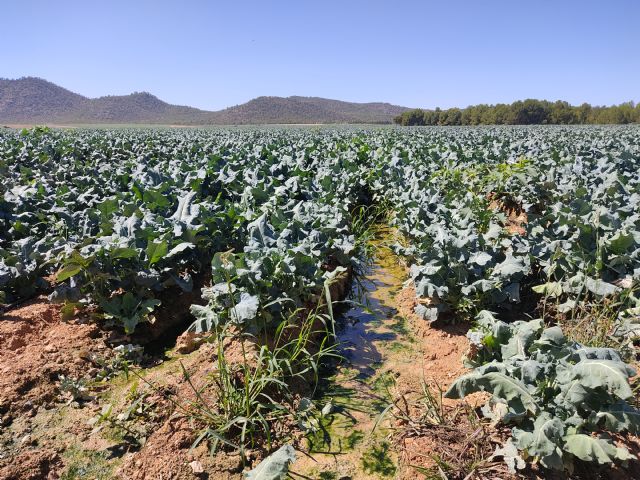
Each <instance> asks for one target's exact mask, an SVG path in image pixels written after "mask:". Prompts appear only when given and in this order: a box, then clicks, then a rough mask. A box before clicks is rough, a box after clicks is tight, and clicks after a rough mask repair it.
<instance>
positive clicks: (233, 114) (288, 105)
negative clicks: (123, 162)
mask: <svg viewBox="0 0 640 480" xmlns="http://www.w3.org/2000/svg"><path fill="white" fill-rule="evenodd" d="M407 110H408V108H405V107H399V106H396V105H391V104H388V103H352V102H342V101H338V100H329V99H325V98H318V97H287V98H284V97H258V98H255V99H253V100H251V101H249V102H247V103H244V104H242V105H237V106H234V107H230V108H226V109H224V110H220V111H217V112H210V111H206V110H199V109H197V108H192V107H185V106H178V105H171V104H168V103H166V102H163V101H162V100H160V99H158V98H157V97H155V96H153V95H151V94H150V93H146V92H142V93H138V92H136V93H132V94H130V95H122V96H107V97H100V98H87V97H84V96H82V95H79V94H77V93H73V92H71V91H69V90H66V89H65V88H62V87H59V86H58V85H55V84H53V83H51V82H48V81H46V80H43V79H40V78H34V77H25V78H20V79H17V80H9V79H0V122H1V123H8V124H35V123H46V124H74V123H151V124H179V125H208V124H215V125H234V124H241V125H246V124H263V123H391V122H392V121H393V118H394V117H395V116H397V115H400V114H401V113H402V112H404V111H407Z"/></svg>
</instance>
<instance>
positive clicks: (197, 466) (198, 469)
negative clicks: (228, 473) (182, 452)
mask: <svg viewBox="0 0 640 480" xmlns="http://www.w3.org/2000/svg"><path fill="white" fill-rule="evenodd" d="M189 466H190V467H191V471H192V472H193V473H195V474H196V475H198V474H200V473H204V467H203V466H202V464H201V463H200V462H199V461H197V460H194V461H193V462H191V463H190V464H189Z"/></svg>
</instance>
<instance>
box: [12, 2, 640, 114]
mask: <svg viewBox="0 0 640 480" xmlns="http://www.w3.org/2000/svg"><path fill="white" fill-rule="evenodd" d="M0 12H1V13H0V17H1V25H2V26H1V27H0V77H5V78H18V77H21V76H38V77H43V78H45V79H47V80H50V81H52V82H54V83H57V84H59V85H61V86H63V87H66V88H68V89H70V90H72V91H75V92H78V93H81V94H83V95H86V96H90V97H96V96H101V95H107V94H126V93H131V92H133V91H149V92H151V93H153V94H154V95H157V96H158V97H160V98H161V99H163V100H165V101H168V102H170V103H176V104H183V105H191V106H195V107H200V108H205V109H220V108H224V107H227V106H231V105H236V104H239V103H243V102H245V101H247V100H250V99H251V98H254V97H256V96H259V95H278V96H289V95H308V96H321V97H327V98H336V99H340V100H348V101H358V102H365V101H386V102H391V103H395V104H399V105H405V106H410V107H428V108H432V107H436V106H440V107H451V106H460V107H464V106H466V105H469V104H475V103H496V102H511V101H513V100H516V99H524V98H540V99H548V100H557V99H563V100H567V101H569V102H571V103H574V104H577V103H581V102H584V101H587V102H590V103H592V104H612V103H620V102H623V101H628V100H634V101H640V0H602V1H592V0H581V1H573V0H553V1H551V0H549V1H547V0H538V1H533V0H529V1H525V0H505V1H501V0H467V1H463V0H446V1H445V0H442V1H438V2H435V1H426V0H425V1H409V0H395V1H374V0H369V1H365V0H359V1H350V0H342V1H333V0H316V1H307V0H291V1H276V0H273V1H268V0H263V1H243V0H229V1H224V2H223V1H198V0H182V1H174V2H170V1H164V0H152V1H147V0H144V1H135V0H128V1H120V0H102V1H94V0H82V1H65V0H57V1H53V0H50V1H36V0H20V1H5V2H2V5H1V8H0Z"/></svg>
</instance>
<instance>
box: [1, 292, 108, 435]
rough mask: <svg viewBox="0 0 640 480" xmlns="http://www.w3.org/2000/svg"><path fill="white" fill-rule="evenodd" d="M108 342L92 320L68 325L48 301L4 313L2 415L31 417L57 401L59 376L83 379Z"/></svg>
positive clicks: (2, 316)
mask: <svg viewBox="0 0 640 480" xmlns="http://www.w3.org/2000/svg"><path fill="white" fill-rule="evenodd" d="M104 338H105V336H104V333H102V332H101V331H100V330H99V329H98V327H97V326H96V325H95V324H93V323H89V322H88V321H83V320H82V319H74V320H71V321H69V322H63V321H62V319H61V317H60V313H59V307H58V306H56V305H51V304H49V303H48V302H47V300H46V299H45V298H43V297H41V298H38V299H36V300H33V301H31V302H29V303H27V304H26V305H24V306H21V307H20V308H17V309H14V310H11V311H9V312H6V313H4V314H2V315H1V316H0V412H1V413H2V414H3V415H16V414H27V413H28V412H30V411H32V410H33V409H37V408H38V407H39V406H41V405H43V404H47V403H49V402H51V401H53V400H54V399H55V396H56V393H57V391H58V387H57V383H58V381H59V378H60V375H64V376H66V377H73V376H82V375H84V374H85V373H86V372H87V370H88V369H89V368H90V367H91V364H90V363H89V361H88V359H89V355H90V353H95V354H99V353H101V352H104V351H106V350H107V349H108V347H107V346H106V344H105V343H104ZM3 421H4V422H6V421H7V418H6V417H4V418H3Z"/></svg>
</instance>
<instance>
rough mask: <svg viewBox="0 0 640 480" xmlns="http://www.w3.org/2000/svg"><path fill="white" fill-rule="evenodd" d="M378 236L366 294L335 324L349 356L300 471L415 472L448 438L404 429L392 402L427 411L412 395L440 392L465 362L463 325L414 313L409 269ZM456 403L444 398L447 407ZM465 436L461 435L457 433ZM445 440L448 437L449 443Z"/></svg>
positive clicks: (296, 468)
mask: <svg viewBox="0 0 640 480" xmlns="http://www.w3.org/2000/svg"><path fill="white" fill-rule="evenodd" d="M385 240H388V236H387V237H386V238H383V239H382V240H381V241H379V242H377V247H378V248H377V249H376V250H377V251H376V255H375V261H374V264H373V266H372V267H371V269H370V271H369V272H368V274H367V276H366V278H364V279H363V281H362V287H363V288H364V292H363V293H364V298H363V300H362V302H361V303H362V304H363V305H360V306H354V307H352V308H351V309H350V310H349V311H347V312H346V313H345V314H344V316H343V322H342V323H343V325H342V326H341V329H340V330H339V331H338V334H337V335H338V340H339V342H340V343H341V352H340V353H341V354H342V355H343V356H344V358H345V360H344V361H343V362H342V364H341V365H340V366H339V367H338V368H337V370H336V373H335V375H334V376H333V377H331V378H330V379H328V380H327V382H326V384H325V385H324V386H323V395H322V397H321V399H320V400H317V401H316V404H318V405H319V406H320V407H323V406H326V405H328V404H330V405H331V406H330V407H327V409H326V410H331V412H330V413H328V414H327V415H325V416H324V417H323V419H322V421H321V428H320V429H319V430H318V431H317V432H315V433H312V434H310V435H309V438H308V442H307V447H308V449H309V456H304V457H299V459H298V461H297V462H296V463H295V464H294V465H293V466H292V468H291V470H292V472H294V476H295V474H298V475H301V476H303V478H305V477H308V478H314V479H315V478H319V479H327V480H328V479H347V478H348V479H352V480H359V479H363V480H364V479H374V478H415V476H416V470H415V469H414V468H413V467H411V466H410V465H415V466H422V467H423V468H428V467H430V466H433V461H432V459H431V456H432V455H434V454H437V452H438V450H439V449H440V448H441V447H442V446H443V445H437V444H435V443H434V442H436V443H437V442H438V437H437V436H436V437H433V438H431V439H430V440H429V439H428V438H424V437H420V436H411V435H410V434H409V435H408V436H407V435H404V434H403V433H402V432H403V431H404V429H405V427H404V426H403V423H404V422H403V420H402V419H401V418H399V417H400V416H401V415H402V412H401V411H395V410H396V409H394V408H393V407H391V408H389V404H390V403H391V402H392V401H393V400H396V401H399V402H400V403H401V404H404V401H405V400H406V401H407V403H406V405H407V408H408V411H407V413H408V414H410V415H415V416H416V418H417V417H419V416H420V415H422V413H423V412H420V411H419V410H420V408H421V406H420V405H417V404H415V405H414V403H413V402H416V401H417V400H419V399H421V398H422V396H423V392H424V390H423V387H427V386H428V388H429V389H430V391H431V392H433V393H434V394H435V396H436V397H438V400H439V397H440V395H439V388H440V389H443V390H444V389H446V388H447V387H448V385H449V384H450V383H451V382H452V381H453V380H454V379H455V378H456V377H457V376H458V375H459V374H461V373H462V371H463V370H464V369H463V367H462V362H461V358H462V356H463V354H464V352H465V350H466V349H467V347H468V342H467V339H466V337H465V333H466V329H467V328H466V327H446V328H431V327H430V326H429V325H427V324H426V323H425V322H424V321H423V320H420V319H419V318H418V317H416V316H415V315H414V314H413V307H414V306H415V294H414V292H413V291H412V289H411V288H410V287H407V286H404V282H405V281H406V279H407V272H406V269H405V268H404V267H403V266H402V265H401V264H400V262H399V259H398V258H397V257H396V256H395V255H394V254H393V253H392V252H391V251H390V249H389V248H388V247H386V246H385V245H384V241H385ZM458 405H459V404H457V403H456V402H453V401H448V400H444V405H443V406H442V409H443V411H444V410H445V409H447V410H448V409H450V408H454V407H457V406H458ZM454 441H455V442H456V443H462V442H461V441H460V439H459V438H458V439H454ZM444 446H445V447H446V445H444Z"/></svg>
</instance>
